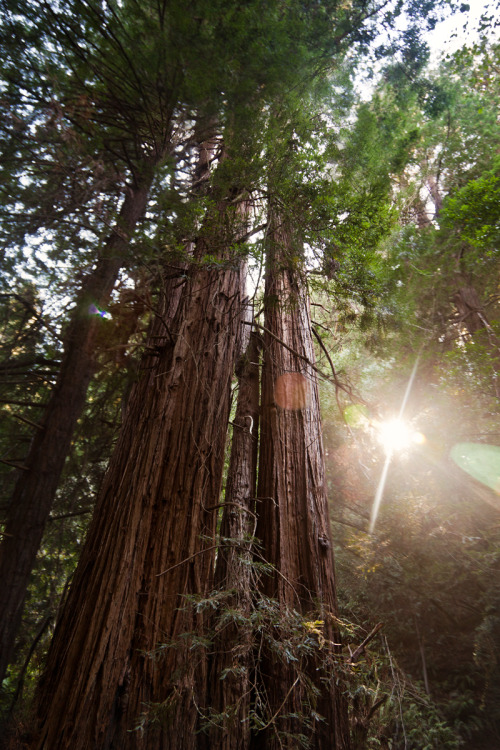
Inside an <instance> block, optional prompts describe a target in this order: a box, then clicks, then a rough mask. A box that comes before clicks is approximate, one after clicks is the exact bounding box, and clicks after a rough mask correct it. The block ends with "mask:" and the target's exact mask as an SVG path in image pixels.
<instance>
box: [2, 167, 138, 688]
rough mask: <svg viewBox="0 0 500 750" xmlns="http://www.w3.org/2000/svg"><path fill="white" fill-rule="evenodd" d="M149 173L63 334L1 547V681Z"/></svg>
mask: <svg viewBox="0 0 500 750" xmlns="http://www.w3.org/2000/svg"><path fill="white" fill-rule="evenodd" d="M151 182H152V170H150V169H149V168H148V169H147V170H146V171H145V174H144V175H143V176H141V177H139V178H138V179H137V181H136V182H135V184H134V185H133V186H131V187H130V188H129V190H128V192H127V194H126V196H125V199H124V202H123V205H122V208H121V211H120V214H119V217H118V221H117V224H116V227H115V228H114V230H113V232H112V234H111V235H110V236H109V238H108V240H107V242H106V245H105V247H104V249H103V253H102V256H101V258H100V259H99V260H98V262H97V264H96V267H95V269H94V271H92V273H91V274H90V275H89V276H88V277H87V279H86V281H85V282H84V285H83V287H82V290H81V292H80V296H79V299H78V301H77V304H76V307H75V310H74V313H73V318H72V320H71V322H70V323H69V326H68V328H67V331H66V334H65V337H64V352H63V357H62V363H61V369H60V373H59V377H58V379H57V383H56V385H55V388H54V391H53V393H52V395H51V398H50V400H49V403H48V405H47V408H46V410H45V414H44V417H43V419H42V420H41V427H42V429H40V430H38V431H37V433H36V435H35V436H34V438H33V441H32V444H31V448H30V452H29V455H28V457H27V458H26V460H25V461H24V462H23V463H24V465H25V467H26V469H25V470H23V471H22V472H21V473H20V475H19V478H18V481H17V483H16V486H15V488H14V493H13V495H12V499H11V503H10V507H9V510H8V513H7V519H6V525H5V536H4V538H3V540H2V543H1V546H0V612H2V618H1V621H0V683H1V681H2V679H3V677H4V676H5V672H6V669H7V666H8V664H9V663H10V662H11V660H12V658H13V653H14V644H15V638H16V633H17V631H18V628H19V625H20V622H21V616H22V610H23V604H24V599H25V596H26V590H27V586H28V582H29V578H30V574H31V571H32V569H33V566H34V563H35V559H36V555H37V552H38V549H39V547H40V542H41V539H42V535H43V531H44V528H45V524H46V521H47V519H48V517H49V514H50V510H51V507H52V503H53V500H54V496H55V493H56V490H57V487H58V484H59V480H60V477H61V473H62V470H63V466H64V462H65V459H66V457H67V455H68V452H69V449H70V445H71V438H72V436H73V432H74V429H75V426H76V423H77V421H78V418H79V417H80V414H81V412H82V409H83V407H84V404H85V398H86V394H87V388H88V385H89V382H90V379H91V377H92V374H93V370H94V361H93V357H92V355H93V351H94V340H95V336H96V333H97V330H98V327H99V324H100V320H99V319H98V318H96V316H95V315H93V316H92V315H89V312H88V310H89V305H90V304H92V303H93V304H96V305H101V306H105V305H106V304H107V302H108V300H109V297H110V295H111V292H112V290H113V287H114V285H115V283H116V279H117V277H118V273H119V271H120V268H121V267H122V264H123V260H124V255H125V251H126V249H127V247H128V244H129V241H130V237H131V235H132V233H133V231H134V228H135V226H136V224H137V222H138V221H139V219H141V217H142V216H143V214H144V212H145V209H146V204H147V199H148V194H149V189H150V186H151Z"/></svg>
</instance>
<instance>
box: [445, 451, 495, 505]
mask: <svg viewBox="0 0 500 750" xmlns="http://www.w3.org/2000/svg"><path fill="white" fill-rule="evenodd" d="M450 455H451V458H452V459H453V461H455V463H456V464H457V466H459V467H460V468H461V469H462V470H463V471H465V472H467V474H470V476H471V477H474V479H477V481H478V482H481V483H482V484H485V485H486V487H490V489H492V490H493V491H494V492H496V493H497V495H500V447H499V446H498V445H485V444H483V443H458V444H457V445H455V446H453V448H452V449H451V451H450Z"/></svg>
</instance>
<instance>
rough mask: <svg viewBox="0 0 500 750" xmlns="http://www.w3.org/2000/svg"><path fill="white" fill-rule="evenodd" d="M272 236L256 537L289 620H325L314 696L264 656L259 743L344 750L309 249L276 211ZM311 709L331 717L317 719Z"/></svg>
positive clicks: (266, 582) (267, 587)
mask: <svg viewBox="0 0 500 750" xmlns="http://www.w3.org/2000/svg"><path fill="white" fill-rule="evenodd" d="M268 236H269V243H268V251H267V252H268V254H267V273H266V289H265V328H266V329H267V331H266V332H265V334H264V369H263V379H262V415H261V446H260V459H259V484H258V502H257V508H258V517H259V520H258V526H257V536H258V537H259V539H260V541H261V543H262V549H263V555H264V557H265V559H266V560H267V561H268V562H269V563H271V564H272V565H273V566H274V572H273V573H272V574H270V575H267V576H264V577H263V578H262V586H263V592H264V593H265V594H266V595H267V596H269V597H272V598H273V599H275V600H276V601H277V606H278V607H279V609H280V612H281V614H282V617H283V620H284V621H285V620H286V617H287V614H289V613H290V612H292V611H295V612H298V613H301V614H302V615H303V616H304V633H305V634H306V633H307V632H309V633H311V627H313V629H314V625H311V623H310V620H311V619H313V621H314V622H315V623H322V624H321V625H319V626H317V627H316V630H317V631H319V632H318V633H317V634H316V635H315V636H314V637H317V638H318V646H317V649H316V652H315V653H309V655H308V657H307V658H306V660H305V662H304V663H303V664H301V665H300V669H301V670H302V671H303V673H305V674H306V675H307V677H308V678H309V679H310V680H311V681H312V683H314V684H315V686H316V688H317V689H318V691H319V693H318V694H317V695H316V696H312V695H311V692H310V691H308V690H307V686H306V682H307V680H304V679H303V678H302V677H301V676H300V672H298V665H297V663H294V662H293V661H291V660H290V659H288V658H287V656H286V654H285V653H283V655H282V657H281V658H280V657H278V655H277V653H276V652H274V653H273V652H268V653H267V654H266V657H265V659H264V661H263V664H262V666H261V670H262V677H261V680H262V683H263V684H262V688H261V689H262V691H263V695H264V696H265V698H266V699H267V702H268V716H269V719H268V726H267V727H266V728H265V732H264V737H262V735H258V736H257V738H256V742H255V744H254V747H259V748H260V747H265V748H266V750H268V749H271V748H272V749H273V750H274V748H290V750H291V748H295V747H296V746H297V740H296V738H295V737H294V735H296V734H298V733H300V734H302V735H303V734H305V735H307V736H308V737H309V741H310V747H313V748H317V749H318V750H319V749H320V748H321V750H326V749H327V748H328V750H332V748H336V750H340V748H343V749H344V748H348V746H349V737H348V727H347V708H346V704H345V700H344V698H343V697H342V694H341V688H340V687H338V685H337V684H336V679H337V677H338V674H336V669H335V660H336V650H337V647H336V646H334V645H333V643H338V635H337V634H336V628H335V615H336V609H337V607H336V599H335V583H334V568H333V554H332V542H331V535H330V523H329V514H328V504H327V497H326V489H325V471H324V458H323V445H322V435H321V419H320V411H319V400H318V386H317V377H316V372H315V371H314V369H313V368H312V367H311V366H310V365H309V364H308V363H307V362H311V363H314V349H313V343H312V335H311V319H310V310H309V300H308V295H307V288H306V285H305V282H304V280H303V278H302V275H301V271H300V265H299V264H300V258H301V257H302V247H301V244H300V240H298V239H297V236H296V234H295V233H294V232H293V231H292V229H291V226H290V222H288V221H287V220H285V221H281V219H280V218H279V217H278V216H277V215H276V214H275V215H272V216H271V218H270V228H269V235H268ZM280 341H282V342H283V343H284V344H285V345H286V346H283V345H282V344H281V343H280ZM292 351H293V352H296V353H297V354H294V353H292ZM308 623H309V625H308ZM323 639H324V641H323ZM312 708H313V709H314V711H315V712H317V713H318V714H320V715H321V716H323V717H324V721H317V720H315V719H314V715H313V714H311V711H310V709H312ZM311 717H312V718H311ZM308 719H309V721H311V723H310V725H309V727H308V724H307V720H308Z"/></svg>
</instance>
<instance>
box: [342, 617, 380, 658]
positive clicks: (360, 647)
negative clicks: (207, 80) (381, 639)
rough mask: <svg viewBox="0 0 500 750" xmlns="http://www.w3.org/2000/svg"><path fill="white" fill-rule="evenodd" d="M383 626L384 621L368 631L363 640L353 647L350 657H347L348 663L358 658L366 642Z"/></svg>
mask: <svg viewBox="0 0 500 750" xmlns="http://www.w3.org/2000/svg"><path fill="white" fill-rule="evenodd" d="M383 627H384V623H383V622H379V623H378V625H375V627H374V628H373V630H372V631H371V632H370V633H368V635H367V636H366V638H365V640H364V641H363V643H360V645H359V646H358V647H357V649H355V650H354V651H353V652H352V654H351V656H350V659H349V663H350V664H355V663H356V662H357V660H358V659H359V657H360V656H361V654H362V653H363V651H364V650H365V646H367V645H368V643H370V641H371V640H373V638H375V636H376V635H377V633H378V632H379V630H382V628H383Z"/></svg>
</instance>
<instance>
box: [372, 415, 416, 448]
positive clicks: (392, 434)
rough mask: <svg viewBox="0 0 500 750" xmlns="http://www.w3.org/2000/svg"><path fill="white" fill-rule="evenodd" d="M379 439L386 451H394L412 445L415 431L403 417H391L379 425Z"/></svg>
mask: <svg viewBox="0 0 500 750" xmlns="http://www.w3.org/2000/svg"><path fill="white" fill-rule="evenodd" d="M378 439H379V441H380V443H381V444H382V446H383V448H384V450H385V452H386V453H394V451H402V450H405V449H406V448H408V447H409V446H410V444H411V443H412V441H413V433H412V431H411V429H410V427H409V426H408V425H407V424H406V422H403V420H402V419H390V420H388V421H386V422H381V423H380V424H379V425H378Z"/></svg>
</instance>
